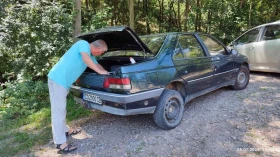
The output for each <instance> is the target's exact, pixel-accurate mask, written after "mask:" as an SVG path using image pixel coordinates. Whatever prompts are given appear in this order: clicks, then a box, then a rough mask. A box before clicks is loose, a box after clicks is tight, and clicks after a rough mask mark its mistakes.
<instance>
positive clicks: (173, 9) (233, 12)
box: [0, 0, 280, 156]
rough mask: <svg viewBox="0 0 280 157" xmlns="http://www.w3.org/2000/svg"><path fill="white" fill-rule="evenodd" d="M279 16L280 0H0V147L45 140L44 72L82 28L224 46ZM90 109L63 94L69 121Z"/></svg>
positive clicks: (7, 150)
mask: <svg viewBox="0 0 280 157" xmlns="http://www.w3.org/2000/svg"><path fill="white" fill-rule="evenodd" d="M277 20H280V0H73V1H69V0H1V1H0V64H1V66H0V84H1V86H0V130H2V132H1V133H0V143H1V145H0V152H3V154H4V156H10V155H15V154H17V153H18V152H21V151H29V149H30V148H32V146H34V145H35V144H44V143H46V142H48V140H49V139H50V137H51V133H50V105H49V96H48V88H47V77H46V75H47V74H48V71H49V70H50V69H51V68H52V66H53V65H54V64H55V63H56V62H57V61H58V60H59V58H60V57H61V56H62V55H63V54H64V53H65V51H66V50H67V49H68V48H69V47H70V46H71V44H73V42H74V41H75V38H74V37H75V36H76V35H78V34H80V33H81V32H82V33H84V32H90V31H94V30H95V29H98V28H102V27H106V26H116V25H128V26H130V27H131V28H132V29H133V30H134V31H135V32H136V34H137V35H144V34H154V33H164V32H171V31H172V32H175V31H179V32H180V31H185V32H205V33H210V34H212V35H214V36H216V37H217V38H219V39H220V40H221V41H223V42H224V44H229V43H230V42H231V41H232V40H233V39H235V38H236V37H237V36H239V35H241V33H242V32H244V31H246V30H248V29H250V28H252V27H254V26H257V25H260V24H264V23H269V22H274V21H277ZM69 111H70V112H69ZM89 114H92V113H90V112H88V111H87V110H85V109H83V108H81V107H78V106H76V105H75V104H74V101H73V100H72V97H71V96H69V97H68V113H67V117H68V121H71V120H73V119H76V118H79V117H82V116H87V115H89ZM19 128H21V129H19ZM38 132H39V134H38ZM12 143H13V144H12ZM14 143H15V144H14ZM11 150H12V151H11ZM3 154H2V155H3Z"/></svg>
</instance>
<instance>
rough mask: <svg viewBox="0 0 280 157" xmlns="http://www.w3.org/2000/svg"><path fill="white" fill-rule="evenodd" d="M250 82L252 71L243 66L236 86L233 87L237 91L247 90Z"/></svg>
mask: <svg viewBox="0 0 280 157" xmlns="http://www.w3.org/2000/svg"><path fill="white" fill-rule="evenodd" d="M249 80H250V71H249V69H248V67H246V66H243V65H242V66H241V67H240V69H239V72H238V75H237V78H236V81H235V84H234V85H233V86H232V88H233V89H235V90H242V89H245V88H246V87H247V85H248V83H249Z"/></svg>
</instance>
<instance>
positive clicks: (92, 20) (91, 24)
mask: <svg viewBox="0 0 280 157" xmlns="http://www.w3.org/2000/svg"><path fill="white" fill-rule="evenodd" d="M84 9H85V10H86V8H84ZM82 13H83V14H82V18H83V21H82V22H83V23H82V25H83V27H82V32H91V31H93V30H95V29H98V28H102V27H105V26H107V21H108V19H109V17H110V16H112V14H111V7H109V6H108V5H106V4H103V6H102V9H100V10H98V11H97V12H96V13H95V14H92V12H90V11H84V12H82Z"/></svg>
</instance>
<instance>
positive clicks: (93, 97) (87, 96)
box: [83, 93, 102, 104]
mask: <svg viewBox="0 0 280 157" xmlns="http://www.w3.org/2000/svg"><path fill="white" fill-rule="evenodd" d="M83 99H84V100H86V101H90V102H94V103H97V104H102V100H101V99H100V98H99V96H96V95H93V94H89V93H83Z"/></svg>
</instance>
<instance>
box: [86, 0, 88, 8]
mask: <svg viewBox="0 0 280 157" xmlns="http://www.w3.org/2000/svg"><path fill="white" fill-rule="evenodd" d="M86 8H87V10H88V0H86Z"/></svg>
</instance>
